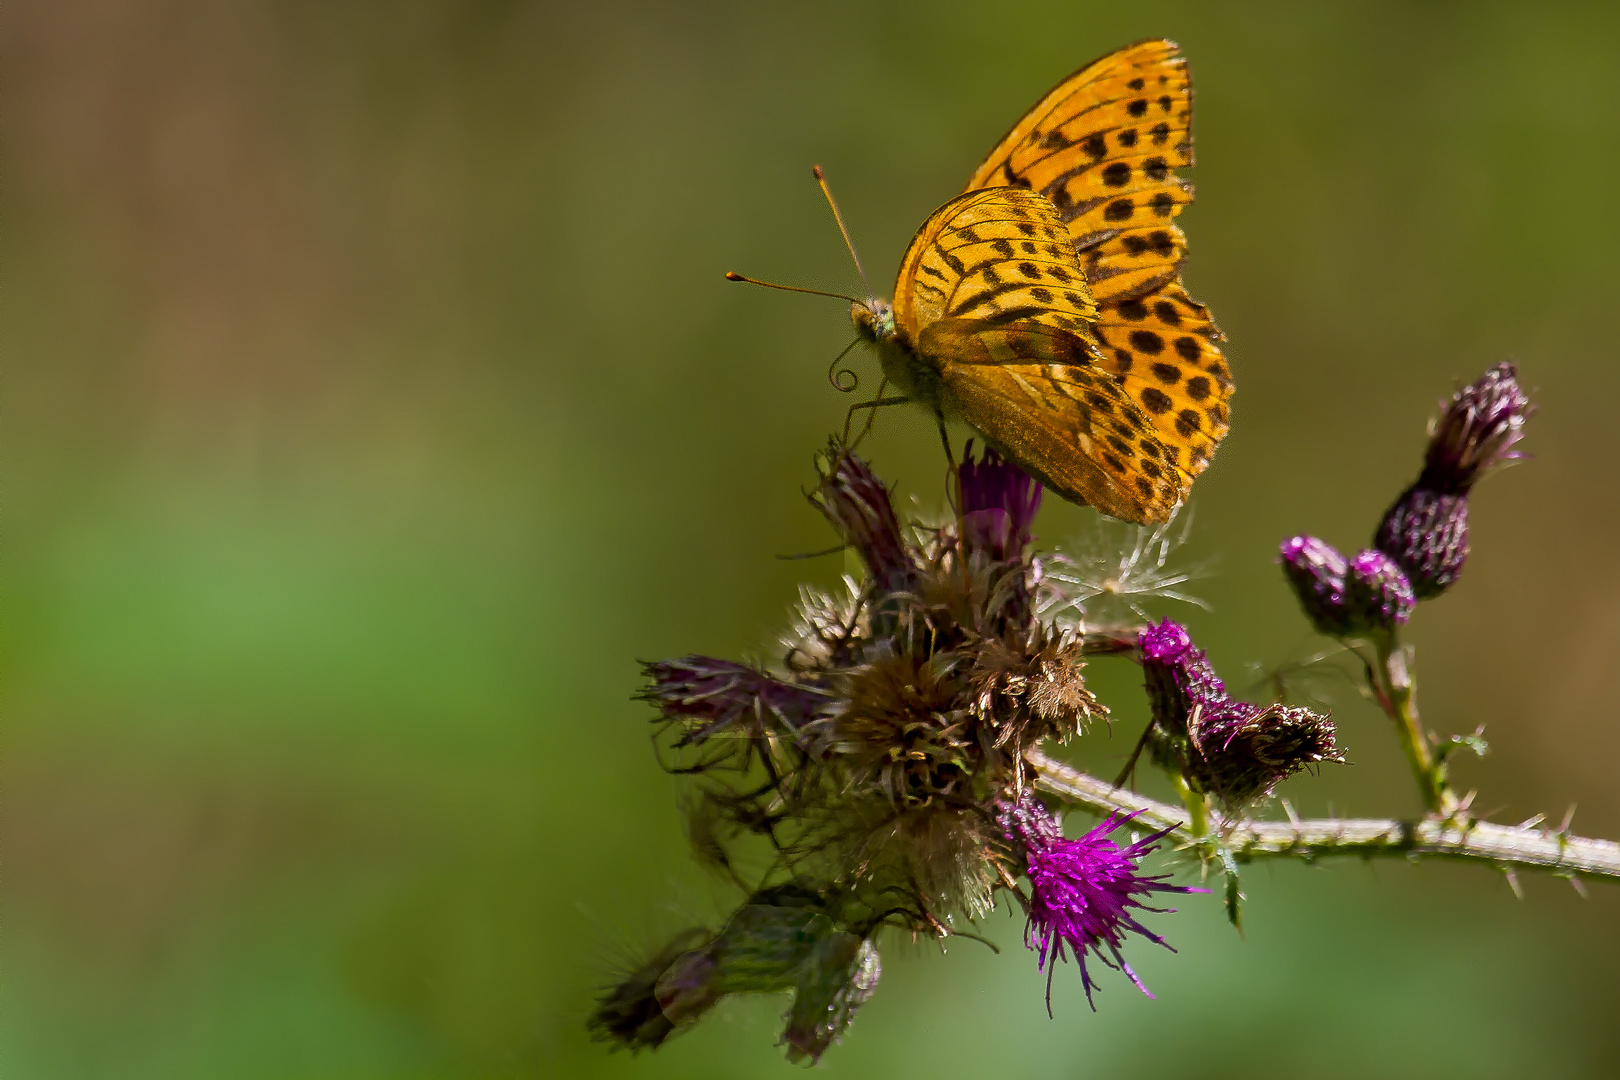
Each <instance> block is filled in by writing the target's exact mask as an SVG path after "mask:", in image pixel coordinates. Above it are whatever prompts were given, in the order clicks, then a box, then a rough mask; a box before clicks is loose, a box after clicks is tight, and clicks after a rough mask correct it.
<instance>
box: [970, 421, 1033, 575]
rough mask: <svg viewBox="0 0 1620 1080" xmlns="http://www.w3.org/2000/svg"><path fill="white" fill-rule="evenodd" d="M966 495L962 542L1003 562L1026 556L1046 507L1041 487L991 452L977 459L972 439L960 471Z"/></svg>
mask: <svg viewBox="0 0 1620 1080" xmlns="http://www.w3.org/2000/svg"><path fill="white" fill-rule="evenodd" d="M957 477H958V479H959V480H960V482H961V491H962V542H963V544H964V546H966V547H967V549H968V550H969V551H970V552H972V551H983V552H985V553H987V554H988V555H989V556H990V557H991V558H992V559H994V560H996V561H997V562H1006V561H1008V560H1011V559H1018V558H1021V557H1022V556H1023V553H1024V549H1025V548H1026V547H1028V546H1029V541H1030V531H1029V530H1030V526H1031V525H1032V524H1034V522H1035V512H1036V511H1037V510H1039V509H1040V508H1041V494H1042V488H1041V485H1040V484H1038V483H1036V482H1035V481H1034V480H1032V479H1030V477H1029V475H1028V474H1027V473H1025V472H1024V471H1023V470H1022V469H1020V468H1019V467H1018V466H1016V465H1014V464H1013V463H1012V462H1010V461H1007V460H1005V459H1003V458H1002V456H1001V455H1000V454H998V453H996V451H995V450H994V449H993V448H991V447H986V448H985V451H984V456H983V457H981V458H980V459H979V460H978V461H974V460H973V440H971V439H969V440H968V444H967V447H966V450H965V452H964V454H963V458H962V464H961V465H959V466H958V467H957Z"/></svg>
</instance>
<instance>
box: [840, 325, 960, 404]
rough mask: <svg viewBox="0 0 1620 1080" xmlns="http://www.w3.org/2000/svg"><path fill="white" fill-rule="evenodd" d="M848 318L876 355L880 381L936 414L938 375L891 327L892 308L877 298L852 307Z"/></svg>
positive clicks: (938, 391) (938, 389) (938, 393)
mask: <svg viewBox="0 0 1620 1080" xmlns="http://www.w3.org/2000/svg"><path fill="white" fill-rule="evenodd" d="M849 317H850V319H851V321H853V322H854V323H855V332H856V333H857V334H859V335H860V337H861V340H862V341H865V342H868V343H869V344H871V345H872V346H873V347H875V348H876V349H877V351H878V360H879V362H880V363H881V364H882V365H883V374H884V377H885V378H887V379H888V380H889V382H891V383H893V384H894V385H895V387H897V388H898V389H899V390H900V392H901V393H902V394H904V395H905V396H906V397H909V398H911V399H912V400H913V401H916V402H917V403H919V404H920V405H922V406H924V407H925V408H927V409H930V410H932V411H935V412H938V411H940V387H939V375H938V372H937V371H936V370H934V369H933V368H932V367H931V366H929V364H928V363H927V362H926V361H924V360H923V359H922V358H921V357H919V356H918V354H917V351H916V349H915V348H913V347H912V343H911V342H910V341H909V340H907V338H906V335H905V333H904V332H903V331H902V330H901V329H900V328H899V327H898V326H896V325H895V321H894V308H893V307H891V306H890V304H889V302H888V301H887V300H880V299H878V298H877V297H875V296H874V297H872V298H871V299H869V300H867V301H865V302H864V303H857V304H852V305H851V306H850V309H849Z"/></svg>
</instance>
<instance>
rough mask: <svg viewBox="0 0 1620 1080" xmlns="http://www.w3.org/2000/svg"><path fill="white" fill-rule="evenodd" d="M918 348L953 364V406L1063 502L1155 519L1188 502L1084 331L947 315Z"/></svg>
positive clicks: (949, 386)
mask: <svg viewBox="0 0 1620 1080" xmlns="http://www.w3.org/2000/svg"><path fill="white" fill-rule="evenodd" d="M917 348H918V351H919V352H920V353H922V354H923V355H925V356H929V357H935V358H939V357H949V358H950V359H949V361H948V362H946V363H942V364H940V381H941V384H942V390H943V394H942V398H943V400H944V401H945V402H946V403H947V407H948V408H950V409H952V410H953V411H955V412H958V413H960V414H961V415H963V416H965V417H967V418H969V419H970V420H971V422H972V424H973V426H974V427H976V428H977V429H978V430H979V431H980V432H981V433H982V434H983V435H984V436H985V438H986V439H988V440H989V441H990V443H991V444H992V445H994V446H996V447H997V448H998V449H999V450H1000V451H1001V452H1002V453H1003V454H1005V455H1006V456H1007V457H1008V458H1010V459H1011V460H1013V461H1015V462H1017V463H1018V465H1019V466H1020V467H1022V468H1023V469H1024V470H1025V471H1026V472H1028V473H1029V474H1030V475H1032V476H1034V477H1035V478H1036V479H1037V480H1039V481H1040V482H1041V483H1043V484H1045V485H1046V486H1047V487H1049V488H1051V489H1052V490H1053V491H1054V492H1056V493H1057V494H1059V495H1061V496H1063V497H1064V498H1066V499H1069V500H1070V501H1072V502H1077V503H1080V504H1082V505H1087V506H1095V507H1096V508H1097V509H1099V510H1101V511H1102V512H1103V513H1105V514H1110V515H1112V516H1114V517H1117V518H1122V519H1124V520H1126V521H1135V522H1153V521H1163V520H1165V519H1166V518H1167V517H1168V516H1169V514H1170V512H1171V511H1172V510H1173V509H1175V507H1176V505H1177V504H1178V503H1179V502H1180V501H1181V499H1182V498H1183V497H1184V496H1185V494H1186V490H1185V486H1184V484H1183V482H1182V478H1181V476H1180V474H1179V473H1178V471H1177V470H1176V469H1175V468H1174V467H1173V465H1172V464H1171V463H1170V460H1169V458H1170V454H1171V451H1170V449H1169V448H1168V447H1166V446H1165V445H1164V443H1163V442H1162V441H1161V440H1160V439H1159V438H1158V437H1157V436H1156V435H1155V434H1154V431H1153V427H1152V425H1151V424H1150V423H1149V422H1148V421H1147V419H1146V418H1145V417H1144V416H1143V415H1142V413H1141V411H1140V410H1138V409H1136V408H1135V407H1134V406H1133V405H1132V403H1131V401H1130V400H1129V399H1128V398H1126V397H1125V396H1124V395H1123V394H1121V393H1120V392H1119V387H1118V384H1117V383H1116V382H1115V381H1114V379H1113V378H1112V377H1111V376H1110V375H1109V374H1108V373H1107V372H1105V371H1103V370H1102V369H1100V368H1099V367H1098V366H1097V365H1096V363H1095V362H1094V361H1093V359H1092V355H1091V350H1090V347H1089V345H1088V343H1087V342H1085V341H1083V340H1081V339H1080V338H1079V337H1077V336H1076V335H1074V334H1070V333H1068V332H1066V331H1062V330H1055V329H1053V328H1051V327H1047V326H1042V325H1040V324H1038V323H1012V324H999V325H998V324H992V323H986V322H983V321H979V320H972V319H942V320H940V321H939V322H935V323H931V324H929V325H928V326H927V327H925V328H924V329H923V331H922V334H921V336H920V337H919V339H918V341H917Z"/></svg>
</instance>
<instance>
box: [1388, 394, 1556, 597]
mask: <svg viewBox="0 0 1620 1080" xmlns="http://www.w3.org/2000/svg"><path fill="white" fill-rule="evenodd" d="M1533 412H1534V409H1533V408H1532V407H1531V405H1530V399H1529V398H1527V397H1526V396H1525V394H1524V391H1523V390H1521V389H1520V388H1519V382H1518V373H1517V372H1516V371H1515V370H1514V367H1513V365H1512V364H1497V365H1496V366H1495V367H1493V368H1491V369H1490V370H1489V371H1487V372H1486V373H1485V374H1484V375H1482V376H1481V377H1480V378H1479V379H1478V380H1477V381H1475V382H1474V383H1472V384H1470V385H1468V386H1465V387H1463V388H1462V389H1461V390H1459V391H1457V393H1456V394H1454V395H1453V396H1452V398H1451V401H1450V403H1449V404H1448V405H1446V408H1445V412H1444V413H1443V414H1442V415H1441V417H1440V419H1439V420H1438V421H1436V423H1435V424H1434V426H1433V430H1432V431H1431V433H1430V436H1429V446H1428V450H1427V451H1426V452H1425V454H1424V459H1423V471H1422V473H1421V474H1419V476H1418V478H1417V480H1416V481H1414V482H1413V483H1412V485H1411V486H1410V487H1408V488H1407V489H1406V490H1405V491H1403V492H1402V493H1401V495H1400V497H1399V498H1398V499H1396V500H1395V503H1394V505H1393V506H1391V507H1390V508H1389V510H1388V511H1387V512H1386V513H1385V514H1384V519H1383V521H1382V522H1380V523H1379V526H1378V532H1377V534H1376V535H1375V536H1374V538H1373V545H1374V546H1375V547H1376V548H1378V550H1380V551H1382V552H1384V553H1385V554H1386V555H1388V556H1389V557H1390V558H1392V559H1394V560H1395V562H1396V563H1397V564H1398V565H1399V566H1400V568H1401V569H1402V570H1403V571H1404V572H1405V573H1406V576H1407V579H1408V580H1409V581H1410V583H1411V587H1412V591H1413V594H1414V596H1415V598H1416V599H1418V600H1428V599H1431V598H1433V597H1436V596H1439V595H1440V594H1441V593H1443V592H1445V591H1446V590H1447V589H1448V588H1450V587H1451V584H1452V582H1454V581H1456V580H1457V577H1458V575H1459V574H1461V573H1462V568H1463V563H1464V562H1466V561H1467V559H1468V493H1469V491H1470V490H1471V489H1472V488H1473V486H1474V485H1475V484H1476V483H1478V482H1479V480H1480V479H1481V478H1482V477H1484V476H1485V474H1487V473H1489V472H1490V471H1491V470H1493V469H1495V468H1497V467H1499V466H1501V465H1503V464H1505V463H1507V462H1510V461H1513V460H1515V459H1517V458H1520V457H1523V456H1524V455H1523V454H1521V453H1519V452H1518V451H1517V450H1514V449H1513V446H1514V444H1516V443H1517V442H1518V441H1519V440H1520V439H1522V438H1524V423H1525V421H1526V420H1528V419H1529V418H1530V416H1531V415H1532V413H1533Z"/></svg>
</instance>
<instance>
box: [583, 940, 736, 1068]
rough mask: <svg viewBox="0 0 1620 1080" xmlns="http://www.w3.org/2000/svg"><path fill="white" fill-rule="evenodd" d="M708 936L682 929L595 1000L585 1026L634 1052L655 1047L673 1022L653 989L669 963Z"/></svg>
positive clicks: (659, 981)
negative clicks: (665, 1012) (594, 1005)
mask: <svg viewBox="0 0 1620 1080" xmlns="http://www.w3.org/2000/svg"><path fill="white" fill-rule="evenodd" d="M708 938H709V932H708V931H707V930H704V929H702V928H701V927H695V928H693V929H691V930H684V931H682V932H681V933H679V934H677V935H676V936H675V938H674V939H673V940H671V941H670V942H669V943H668V944H667V945H665V946H664V947H663V948H662V949H660V950H659V951H658V952H656V953H655V954H653V955H652V956H650V957H648V958H647V960H646V961H645V962H644V963H642V964H641V965H640V966H638V967H637V968H636V969H635V970H634V971H631V972H630V973H629V974H628V975H626V976H625V978H624V979H622V980H621V981H620V982H619V983H618V984H617V985H615V986H612V987H610V988H609V989H608V990H607V991H606V992H604V993H603V994H602V996H601V997H600V998H598V999H597V1002H596V1008H595V1009H593V1010H591V1015H590V1019H589V1021H588V1022H587V1026H588V1027H589V1028H590V1031H591V1034H592V1035H593V1036H594V1037H595V1038H597V1039H599V1040H601V1041H604V1042H612V1043H616V1044H617V1045H619V1046H622V1047H625V1048H626V1049H628V1050H630V1051H632V1052H634V1051H637V1050H656V1049H658V1047H660V1046H662V1045H663V1043H664V1040H665V1039H667V1038H669V1036H670V1035H671V1034H673V1033H674V1031H675V1028H676V1024H675V1021H673V1020H671V1019H670V1018H669V1017H668V1016H666V1015H665V1014H664V1010H663V1007H662V1006H661V1005H660V1003H659V999H658V992H657V988H658V986H659V985H660V984H661V983H662V981H663V978H664V976H665V974H666V973H667V972H668V971H669V970H670V968H671V966H672V965H675V964H676V963H677V962H678V961H681V960H684V959H685V958H686V957H687V956H691V955H701V954H697V953H694V952H693V951H692V950H695V949H696V948H697V947H699V946H701V945H702V944H703V943H704V942H705V941H707V940H708Z"/></svg>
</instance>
